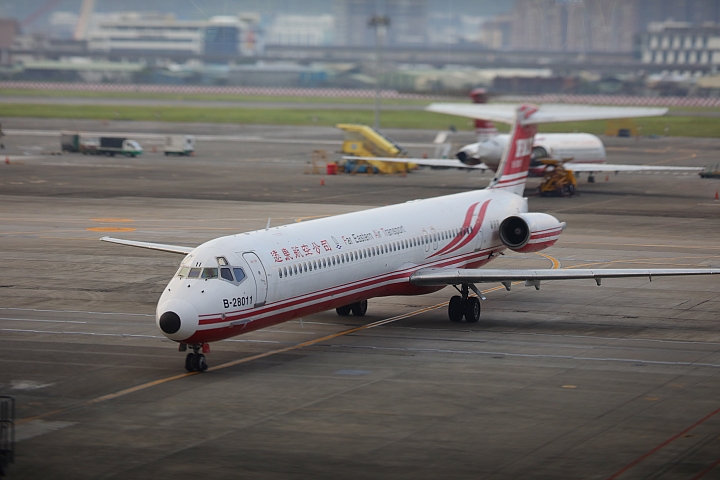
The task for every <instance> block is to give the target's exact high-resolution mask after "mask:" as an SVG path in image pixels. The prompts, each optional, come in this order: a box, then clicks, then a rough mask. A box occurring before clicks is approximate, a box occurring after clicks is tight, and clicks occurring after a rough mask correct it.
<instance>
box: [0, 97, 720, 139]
mask: <svg viewBox="0 0 720 480" xmlns="http://www.w3.org/2000/svg"><path fill="white" fill-rule="evenodd" d="M0 117H5V118H8V117H35V118H67V119H91V120H135V121H158V122H200V123H236V124H260V125H317V126H334V125H335V124H337V123H360V124H365V125H372V123H373V112H372V111H370V110H367V111H365V110H323V109H318V110H313V109H261V108H221V107H218V108H208V107H176V106H157V107H154V106H147V107H144V106H101V105H34V104H4V105H1V106H0ZM381 124H382V127H384V128H414V129H430V130H441V129H446V128H448V127H449V126H450V125H453V126H454V127H456V128H457V129H458V130H472V129H473V122H472V120H470V119H466V118H461V117H456V116H451V115H444V114H439V113H431V112H422V111H410V110H408V111H402V110H399V111H397V110H395V111H385V112H382V117H381ZM635 124H636V125H637V126H638V127H640V128H641V134H642V135H653V134H655V135H669V136H680V137H720V119H717V118H713V117H703V116H682V117H652V118H640V119H636V120H635ZM606 128H607V122H606V121H588V122H567V123H558V124H546V125H541V128H540V131H541V132H546V133H551V132H586V133H593V134H604V133H605V130H606ZM498 129H500V130H501V131H507V130H508V127H507V126H506V125H498Z"/></svg>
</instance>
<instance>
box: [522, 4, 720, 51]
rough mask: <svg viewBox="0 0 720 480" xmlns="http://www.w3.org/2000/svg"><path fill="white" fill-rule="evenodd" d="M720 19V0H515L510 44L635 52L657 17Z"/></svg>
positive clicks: (698, 20) (699, 20)
mask: <svg viewBox="0 0 720 480" xmlns="http://www.w3.org/2000/svg"><path fill="white" fill-rule="evenodd" d="M665 21H680V22H689V23H691V24H696V25H697V24H701V23H705V22H720V1H718V0H516V2H515V8H514V10H513V12H512V35H511V48H513V49H515V50H538V51H570V52H632V51H633V50H634V48H635V46H636V40H635V39H636V36H637V34H638V33H640V32H644V31H646V30H647V28H648V25H650V24H651V23H655V22H665Z"/></svg>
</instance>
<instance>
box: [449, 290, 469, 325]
mask: <svg viewBox="0 0 720 480" xmlns="http://www.w3.org/2000/svg"><path fill="white" fill-rule="evenodd" d="M464 303H465V302H463V299H462V297H461V296H459V295H455V296H454V297H452V298H451V299H450V302H449V303H448V318H450V321H451V322H461V321H462V319H463V314H464V313H465V312H464V310H465V309H464V308H463V307H464V305H463V304H464Z"/></svg>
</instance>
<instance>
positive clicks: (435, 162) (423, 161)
mask: <svg viewBox="0 0 720 480" xmlns="http://www.w3.org/2000/svg"><path fill="white" fill-rule="evenodd" d="M342 158H344V159H345V160H374V161H379V162H395V163H414V164H416V165H423V166H428V167H447V168H464V169H468V170H470V169H472V170H482V171H485V170H489V169H490V167H488V166H487V165H485V164H484V163H480V164H478V165H466V164H464V163H462V162H461V161H460V160H457V159H452V158H404V157H353V156H343V157H342Z"/></svg>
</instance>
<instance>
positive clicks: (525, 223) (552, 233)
mask: <svg viewBox="0 0 720 480" xmlns="http://www.w3.org/2000/svg"><path fill="white" fill-rule="evenodd" d="M565 225H566V224H565V222H560V221H559V220H558V219H557V218H555V217H553V216H552V215H548V214H547V213H520V214H518V215H513V216H511V217H507V218H506V219H505V220H503V221H502V223H501V224H500V240H501V241H502V243H503V244H504V245H505V246H506V247H508V248H509V249H510V250H513V251H515V252H522V253H529V252H538V251H540V250H544V249H546V248H548V247H551V246H553V245H554V244H555V242H557V240H558V238H560V234H561V233H562V231H563V230H564V229H565Z"/></svg>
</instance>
